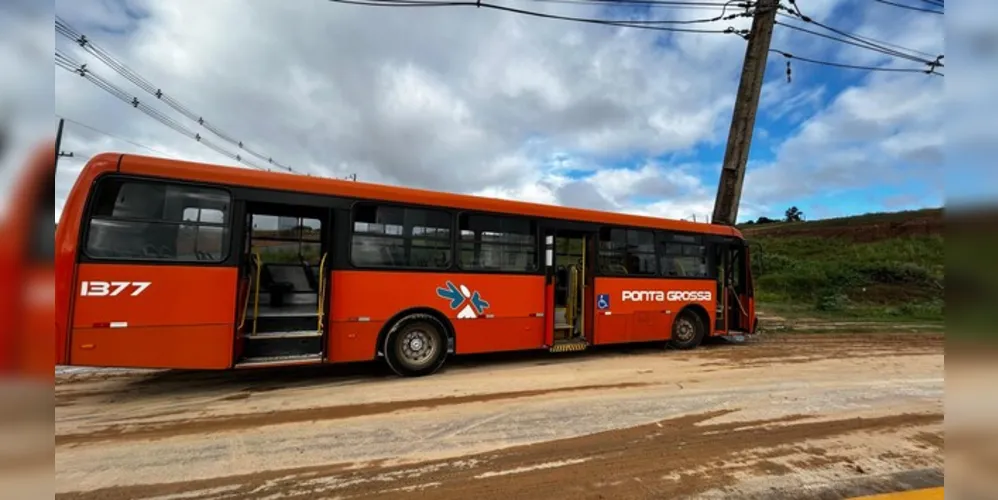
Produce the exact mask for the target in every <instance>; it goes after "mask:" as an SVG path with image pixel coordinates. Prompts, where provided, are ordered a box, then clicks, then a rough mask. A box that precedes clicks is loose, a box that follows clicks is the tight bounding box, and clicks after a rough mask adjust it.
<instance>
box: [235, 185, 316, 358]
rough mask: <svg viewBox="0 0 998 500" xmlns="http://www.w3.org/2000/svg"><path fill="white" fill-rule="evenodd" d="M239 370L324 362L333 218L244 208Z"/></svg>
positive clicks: (297, 210) (279, 208) (290, 209)
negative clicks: (329, 235) (330, 229)
mask: <svg viewBox="0 0 998 500" xmlns="http://www.w3.org/2000/svg"><path fill="white" fill-rule="evenodd" d="M246 206H247V209H246V231H245V236H244V240H243V244H244V246H243V248H244V252H243V255H242V259H243V260H242V262H241V263H240V269H241V272H240V277H239V294H238V298H239V304H240V305H239V311H240V314H239V315H238V317H237V320H236V321H237V324H236V342H235V346H234V352H235V360H236V367H246V366H261V365H287V364H311V363H321V362H323V361H324V360H325V359H326V349H325V346H326V345H327V342H326V341H325V338H326V331H327V328H326V326H327V321H326V314H327V308H328V303H329V300H328V297H329V293H328V292H329V288H330V285H329V278H330V266H331V264H332V261H331V256H330V252H329V247H330V238H329V237H328V234H330V233H329V230H328V228H329V226H330V224H329V221H330V219H331V217H330V212H329V210H327V209H326V208H322V207H310V206H292V205H284V204H280V205H277V204H268V203H247V204H246Z"/></svg>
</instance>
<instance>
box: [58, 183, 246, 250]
mask: <svg viewBox="0 0 998 500" xmlns="http://www.w3.org/2000/svg"><path fill="white" fill-rule="evenodd" d="M115 180H121V181H125V182H128V181H137V182H146V183H154V184H155V183H158V184H165V185H168V186H169V185H175V186H186V187H195V188H208V189H216V190H219V191H224V192H225V193H226V194H227V195H228V196H229V214H228V216H229V222H228V224H225V226H224V227H225V229H226V230H227V235H228V240H229V241H228V247H227V249H228V252H226V256H225V258H224V259H221V260H213V261H198V260H190V261H188V260H164V259H143V258H122V257H110V258H108V257H94V256H92V255H90V254H89V253H88V252H87V241H88V238H89V237H90V225H91V224H90V222H91V221H92V220H93V217H94V211H95V210H96V205H95V202H96V199H97V194H98V189H100V187H101V185H102V184H103V183H104V182H113V181H115ZM238 201H240V198H239V197H238V196H236V194H235V193H234V192H233V190H232V188H231V187H230V186H226V185H219V184H214V183H209V182H193V181H188V180H183V179H176V178H163V177H155V176H146V175H133V174H127V173H122V172H107V173H104V174H102V175H99V176H98V177H97V178H95V179H94V180H93V182H92V183H91V184H90V188H89V189H87V199H86V202H85V203H84V206H83V210H82V213H83V218H82V220H81V221H80V232H79V235H78V236H77V238H78V239H77V245H76V262H77V264H124V265H138V266H181V267H236V266H237V265H238V260H239V254H240V252H238V251H233V248H234V247H233V245H234V244H235V239H234V238H235V237H236V236H237V235H236V232H237V227H236V226H237V225H236V224H235V222H236V218H237V216H239V215H240V214H239V213H238V212H239V210H238V208H237V203H238ZM179 224H180V223H178V225H179ZM239 248H242V246H241V245H240V247H239Z"/></svg>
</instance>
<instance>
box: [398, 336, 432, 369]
mask: <svg viewBox="0 0 998 500" xmlns="http://www.w3.org/2000/svg"><path fill="white" fill-rule="evenodd" d="M399 347H400V349H399V351H400V352H399V355H400V357H401V358H402V362H404V363H405V364H407V365H409V366H421V365H425V364H427V363H429V362H430V361H431V360H433V358H434V356H435V355H436V353H437V343H436V342H435V341H434V337H433V336H432V335H430V334H429V333H427V332H425V331H423V330H410V331H408V332H406V334H405V336H403V338H402V341H401V342H399Z"/></svg>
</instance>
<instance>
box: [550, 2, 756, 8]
mask: <svg viewBox="0 0 998 500" xmlns="http://www.w3.org/2000/svg"><path fill="white" fill-rule="evenodd" d="M530 1H532V2H537V3H554V4H565V5H600V6H640V7H647V8H649V9H686V10H699V9H703V10H716V9H723V8H724V7H725V6H726V5H727V4H728V3H730V2H695V1H668V0H530ZM745 3H748V2H745Z"/></svg>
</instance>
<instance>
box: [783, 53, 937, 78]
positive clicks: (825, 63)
mask: <svg viewBox="0 0 998 500" xmlns="http://www.w3.org/2000/svg"><path fill="white" fill-rule="evenodd" d="M769 51H770V52H775V53H777V54H780V55H781V56H783V57H785V58H786V59H787V81H788V82H789V81H790V79H791V70H790V61H791V60H798V61H803V62H806V63H811V64H818V65H821V66H831V67H835V68H843V69H858V70H865V71H883V72H889V73H925V74H929V75H936V76H945V75H944V74H942V73H940V72H938V71H935V70H933V69H931V68H930V69H918V68H884V67H882V66H863V65H858V64H845V63H837V62H832V61H819V60H817V59H810V58H807V57H801V56H797V55H794V54H791V53H789V52H784V51H782V50H777V49H770V50H769Z"/></svg>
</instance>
